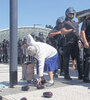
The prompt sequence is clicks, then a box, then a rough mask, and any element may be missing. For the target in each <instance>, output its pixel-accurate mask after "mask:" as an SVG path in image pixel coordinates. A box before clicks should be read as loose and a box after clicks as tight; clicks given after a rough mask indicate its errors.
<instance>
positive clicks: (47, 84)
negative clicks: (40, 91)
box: [45, 82, 54, 87]
mask: <svg viewBox="0 0 90 100" xmlns="http://www.w3.org/2000/svg"><path fill="white" fill-rule="evenodd" d="M45 85H46V86H47V87H50V86H53V85H54V82H53V83H50V82H48V83H46V84H45Z"/></svg>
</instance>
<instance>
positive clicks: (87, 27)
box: [81, 18, 90, 41]
mask: <svg viewBox="0 0 90 100" xmlns="http://www.w3.org/2000/svg"><path fill="white" fill-rule="evenodd" d="M81 30H84V31H85V34H86V39H87V41H90V18H88V19H86V20H84V22H83V24H82V27H81Z"/></svg>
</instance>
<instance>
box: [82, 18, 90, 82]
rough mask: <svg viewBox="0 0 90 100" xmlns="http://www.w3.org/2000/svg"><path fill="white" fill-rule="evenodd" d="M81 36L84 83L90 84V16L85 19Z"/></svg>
mask: <svg viewBox="0 0 90 100" xmlns="http://www.w3.org/2000/svg"><path fill="white" fill-rule="evenodd" d="M81 35H82V39H83V42H84V78H83V81H84V82H90V79H89V73H90V16H88V18H85V20H84V22H83V24H82V27H81Z"/></svg>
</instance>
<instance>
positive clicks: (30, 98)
mask: <svg viewBox="0 0 90 100" xmlns="http://www.w3.org/2000/svg"><path fill="white" fill-rule="evenodd" d="M69 72H70V75H71V77H72V80H70V81H68V80H65V79H64V77H63V76H59V77H58V78H54V81H55V82H54V85H53V86H51V87H45V88H44V89H41V90H38V89H37V88H36V86H34V85H33V84H29V90H28V91H22V90H21V87H22V86H24V85H27V84H28V83H27V81H23V80H22V67H21V66H18V84H17V85H16V86H15V87H14V88H10V87H9V65H8V64H0V84H3V85H4V86H5V88H4V89H3V90H0V96H3V100H20V99H21V98H23V97H26V98H27V100H90V83H84V82H83V81H82V80H78V77H77V76H78V73H77V70H75V71H73V70H72V68H71V67H70V71H69ZM44 75H45V78H46V79H48V75H47V73H44ZM35 78H37V75H36V72H35ZM46 91H51V92H52V93H53V96H52V97H51V98H45V97H43V92H46Z"/></svg>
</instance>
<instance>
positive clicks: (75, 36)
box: [64, 21, 79, 43]
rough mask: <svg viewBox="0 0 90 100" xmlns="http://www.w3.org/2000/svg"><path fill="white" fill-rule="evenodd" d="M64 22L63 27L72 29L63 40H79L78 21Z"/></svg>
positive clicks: (70, 41)
mask: <svg viewBox="0 0 90 100" xmlns="http://www.w3.org/2000/svg"><path fill="white" fill-rule="evenodd" d="M64 23H65V24H64V28H66V29H73V30H74V31H72V32H70V33H68V34H66V35H65V42H66V43H73V42H77V41H78V40H79V30H78V23H77V22H75V21H65V22H64Z"/></svg>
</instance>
